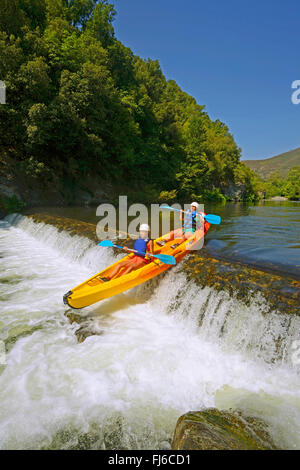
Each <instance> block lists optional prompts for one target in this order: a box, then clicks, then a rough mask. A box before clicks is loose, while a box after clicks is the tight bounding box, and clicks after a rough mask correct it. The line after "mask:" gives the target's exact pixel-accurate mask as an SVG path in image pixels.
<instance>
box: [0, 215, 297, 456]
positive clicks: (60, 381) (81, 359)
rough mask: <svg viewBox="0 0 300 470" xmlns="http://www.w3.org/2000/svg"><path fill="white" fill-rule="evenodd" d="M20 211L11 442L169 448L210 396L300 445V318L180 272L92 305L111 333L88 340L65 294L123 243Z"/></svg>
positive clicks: (9, 317)
mask: <svg viewBox="0 0 300 470" xmlns="http://www.w3.org/2000/svg"><path fill="white" fill-rule="evenodd" d="M7 220H8V221H9V222H10V223H11V224H12V225H9V224H8V223H5V222H0V225H1V226H0V256H1V258H0V262H1V269H0V304H1V305H0V307H1V310H0V311H1V317H0V339H2V340H5V341H6V342H7V347H8V350H9V352H8V354H7V364H6V366H5V367H3V366H2V368H1V366H0V373H1V370H2V373H1V375H0V448H2V449H8V448H21V449H24V448H49V447H51V448H70V447H72V446H76V447H80V446H83V447H90V448H135V449H136V448H150V449H151V448H152V449H153V448H168V446H169V442H170V439H171V437H172V433H173V430H174V427H175V424H176V420H177V419H178V417H179V416H180V415H181V414H183V413H184V412H187V411H189V410H200V409H202V408H205V407H210V406H217V407H219V408H220V409H229V408H230V407H233V408H237V407H238V408H240V409H243V410H245V412H247V413H248V414H249V413H250V414H252V415H255V416H260V417H262V418H263V419H264V420H265V421H266V422H267V423H268V424H269V426H270V431H271V434H272V436H273V438H274V439H275V441H276V443H277V445H279V446H280V447H284V448H298V449H299V448H300V392H299V390H300V377H299V369H297V368H296V366H293V365H292V363H291V360H290V356H291V353H292V350H291V342H292V341H293V340H294V339H297V336H298V332H299V326H300V320H299V319H298V318H297V317H292V318H289V317H287V316H284V315H281V314H280V313H276V312H273V313H270V314H265V313H264V312H265V309H264V304H263V302H261V301H260V299H258V298H256V299H253V302H252V304H251V306H250V307H246V306H244V305H243V304H242V303H239V302H238V301H237V300H235V299H232V298H230V297H229V296H227V294H225V293H216V292H214V291H213V290H212V289H210V288H205V289H199V288H198V287H196V285H194V284H192V283H190V284H188V283H187V281H186V279H185V277H184V275H183V274H179V273H176V270H173V271H171V272H169V273H168V274H167V275H166V276H165V277H164V278H161V279H157V280H155V281H154V282H152V283H151V282H150V283H147V284H145V285H143V286H140V287H139V288H136V289H133V290H131V291H129V292H127V293H125V294H121V295H119V296H116V297H114V298H112V299H108V300H106V301H104V302H101V303H99V304H96V305H95V306H92V307H89V308H88V309H84V310H82V311H81V314H82V315H84V316H88V317H89V318H93V321H94V323H95V325H96V326H97V327H98V329H99V331H101V332H102V334H101V335H98V336H91V337H88V338H87V339H86V340H85V341H84V342H83V343H81V344H78V342H77V340H76V336H75V334H74V333H75V330H76V329H77V328H78V324H76V323H73V324H72V325H70V323H69V322H68V320H67V318H66V317H65V316H64V313H65V311H66V307H65V306H64V305H63V303H62V296H63V294H64V293H65V292H67V291H68V290H69V289H70V288H72V287H74V286H75V285H77V284H79V283H80V282H81V281H83V280H84V279H86V278H87V277H88V276H90V275H92V274H93V273H94V272H97V271H100V270H101V269H102V268H103V267H104V266H107V265H108V264H109V263H111V262H112V261H113V255H112V253H111V252H110V251H109V250H104V249H100V248H99V247H95V246H94V245H93V244H92V242H90V241H88V240H86V239H84V238H81V237H70V236H69V235H68V234H66V233H58V231H57V230H56V229H55V228H54V227H51V226H48V225H44V224H35V223H33V222H32V221H31V220H30V219H27V218H14V217H12V216H11V217H9V218H8V219H7ZM7 340H8V341H7ZM9 340H10V341H9ZM279 344H280V347H278V345H279ZM298 367H299V366H298Z"/></svg>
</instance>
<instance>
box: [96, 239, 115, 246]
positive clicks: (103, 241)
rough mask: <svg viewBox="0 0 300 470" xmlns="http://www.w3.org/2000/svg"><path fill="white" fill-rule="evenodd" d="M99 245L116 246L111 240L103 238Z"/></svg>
mask: <svg viewBox="0 0 300 470" xmlns="http://www.w3.org/2000/svg"><path fill="white" fill-rule="evenodd" d="M98 245H99V246H114V244H113V242H111V241H110V240H102V242H100V243H98Z"/></svg>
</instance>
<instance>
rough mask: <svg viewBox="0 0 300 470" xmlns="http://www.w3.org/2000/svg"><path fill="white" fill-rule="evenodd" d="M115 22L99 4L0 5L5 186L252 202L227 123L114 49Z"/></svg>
mask: <svg viewBox="0 0 300 470" xmlns="http://www.w3.org/2000/svg"><path fill="white" fill-rule="evenodd" d="M115 15H116V11H115V8H114V5H113V4H112V3H110V2H109V1H107V0H102V1H96V0H1V5H0V80H3V81H4V82H5V84H6V88H7V104H6V105H1V106H0V126H1V134H0V172H1V175H2V177H7V178H9V180H10V181H13V182H16V184H17V186H18V187H19V188H21V189H20V191H21V193H22V191H23V193H22V194H27V192H26V190H27V189H28V188H31V190H33V189H39V190H40V191H42V192H43V194H45V195H47V191H48V189H47V188H52V189H53V188H55V189H56V190H57V191H60V192H61V193H63V194H69V202H70V203H71V202H72V194H74V191H75V192H76V190H77V189H78V188H79V189H84V190H86V191H93V188H94V186H95V184H99V185H101V184H105V183H106V182H108V181H109V182H111V185H112V187H113V188H115V190H117V189H120V188H122V190H123V192H124V191H125V190H127V194H128V195H129V196H131V197H132V198H135V199H137V198H140V199H143V200H147V201H149V202H150V201H153V200H164V201H172V200H175V199H178V200H184V199H188V200H190V199H201V200H215V201H226V200H232V199H239V200H244V201H254V200H256V199H257V198H259V192H260V184H261V183H260V180H259V178H258V177H257V176H256V175H255V174H254V172H253V171H252V170H250V169H249V168H247V167H246V166H245V165H244V163H242V162H241V149H240V148H239V147H238V146H237V144H236V143H235V140H234V137H233V135H232V134H231V133H230V131H229V129H228V127H227V126H226V124H224V123H222V122H220V121H219V120H216V121H213V120H211V119H210V117H209V116H208V114H207V112H206V111H205V106H204V105H203V104H198V103H197V102H196V100H195V99H194V98H193V97H192V96H189V95H188V94H187V93H185V92H184V91H182V90H181V89H180V87H179V86H178V85H177V83H176V82H175V81H174V80H167V79H166V78H165V76H164V74H163V73H162V70H161V67H160V64H159V62H158V61H157V60H152V59H148V60H144V59H142V58H140V57H137V56H136V55H135V54H134V53H133V52H132V51H131V50H130V49H129V48H128V47H126V46H125V45H123V44H122V43H121V42H120V41H119V40H118V39H117V38H116V37H115V32H114V28H113V21H114V18H115ZM96 182H97V183H96ZM24 188H25V189H24ZM29 194H31V193H29ZM45 197H46V196H45ZM15 199H16V198H15ZM15 199H14V200H11V199H9V200H7V201H6V204H12V205H13V206H14V205H16V203H17V201H16V200H15ZM25 199H26V198H25ZM26 202H27V204H28V203H29V204H30V201H28V198H27V201H26Z"/></svg>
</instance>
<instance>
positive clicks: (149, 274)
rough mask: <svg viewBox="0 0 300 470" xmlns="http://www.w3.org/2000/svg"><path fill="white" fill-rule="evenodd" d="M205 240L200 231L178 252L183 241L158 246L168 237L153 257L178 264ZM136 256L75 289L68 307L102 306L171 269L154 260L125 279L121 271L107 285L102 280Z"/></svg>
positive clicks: (67, 299)
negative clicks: (160, 256) (163, 256)
mask: <svg viewBox="0 0 300 470" xmlns="http://www.w3.org/2000/svg"><path fill="white" fill-rule="evenodd" d="M203 236H204V234H203V232H201V233H200V231H198V232H195V233H194V234H193V235H192V237H190V238H189V239H188V240H185V241H184V242H183V243H181V244H179V245H178V246H177V247H175V248H172V246H173V245H175V244H177V243H178V242H179V241H180V239H176V238H175V240H172V241H170V242H168V243H166V244H165V245H164V246H163V247H162V248H161V247H160V246H159V245H158V244H157V242H159V241H161V240H162V239H163V238H167V236H166V235H164V236H163V237H161V238H157V239H156V240H154V241H153V247H154V253H153V254H158V253H159V254H167V255H172V256H174V258H175V259H176V262H177V263H178V262H179V261H181V260H182V259H183V258H184V256H186V255H187V254H188V253H190V252H191V251H190V248H191V245H192V244H193V243H196V242H198V241H199V240H201V239H202V238H203ZM187 244H191V245H189V249H188V248H187ZM133 256H135V254H134V253H130V254H129V255H126V256H125V257H124V258H122V259H120V260H118V261H117V262H116V263H114V264H112V265H111V266H109V267H108V268H105V269H104V270H103V271H101V272H100V273H98V274H95V276H93V277H91V278H90V279H88V280H87V281H85V282H83V283H82V284H80V285H79V286H77V287H74V288H73V289H72V290H70V291H69V292H67V293H66V294H65V295H64V297H63V301H64V303H65V304H66V305H69V307H72V308H83V307H87V306H88V305H92V304H94V303H95V302H99V301H100V300H104V299H107V298H108V297H112V296H114V295H116V294H120V293H121V292H124V291H126V290H128V289H131V288H132V287H135V286H138V285H139V284H142V283H143V282H146V281H148V280H149V279H152V278H153V277H155V276H157V275H158V274H161V273H163V272H164V271H166V270H167V269H169V268H170V267H171V265H169V264H164V263H162V262H161V261H160V260H158V259H155V258H152V259H153V261H151V262H150V263H148V264H145V265H143V266H142V267H140V268H138V269H136V270H135V271H132V272H130V273H128V274H125V275H123V276H122V271H121V272H120V273H119V275H117V276H116V277H115V278H113V279H111V280H110V281H108V282H103V281H102V280H101V279H100V278H102V277H106V276H108V275H109V272H110V271H111V269H112V268H114V267H115V266H116V265H117V264H118V263H120V262H121V261H124V260H125V259H129V258H132V257H133Z"/></svg>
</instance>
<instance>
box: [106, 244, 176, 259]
mask: <svg viewBox="0 0 300 470" xmlns="http://www.w3.org/2000/svg"><path fill="white" fill-rule="evenodd" d="M111 246H113V247H115V248H120V249H121V250H125V247H124V246H119V245H114V244H113V243H112V244H111ZM126 250H127V251H131V252H133V253H138V254H140V255H148V256H152V257H153V258H157V259H159V260H160V261H162V262H163V263H166V264H176V260H175V258H174V257H173V256H170V255H163V254H161V255H153V254H152V253H144V252H143V251H137V250H133V249H131V248H126ZM168 258H169V260H168ZM171 258H173V259H174V262H173V263H172V262H171V263H170V262H169V261H171Z"/></svg>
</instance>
